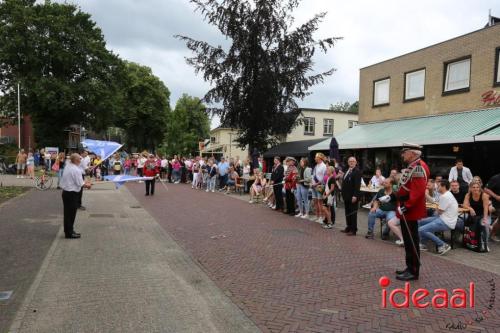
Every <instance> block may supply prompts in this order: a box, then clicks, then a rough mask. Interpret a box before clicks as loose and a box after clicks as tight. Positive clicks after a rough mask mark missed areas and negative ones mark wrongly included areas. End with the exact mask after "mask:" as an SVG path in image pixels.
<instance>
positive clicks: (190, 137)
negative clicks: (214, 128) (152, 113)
mask: <svg viewBox="0 0 500 333" xmlns="http://www.w3.org/2000/svg"><path fill="white" fill-rule="evenodd" d="M209 135H210V119H209V117H208V115H207V112H206V106H205V105H204V104H203V103H202V102H201V100H200V99H199V98H197V97H191V96H188V95H187V94H183V95H182V97H181V98H179V100H178V101H177V103H176V105H175V109H174V111H173V112H172V114H171V115H170V117H169V122H168V130H167V139H166V141H165V144H164V149H165V152H166V153H167V154H169V155H173V154H188V153H189V154H192V155H196V153H197V152H198V149H199V148H198V143H199V142H200V141H203V140H205V139H206V138H207V137H208V136H209Z"/></svg>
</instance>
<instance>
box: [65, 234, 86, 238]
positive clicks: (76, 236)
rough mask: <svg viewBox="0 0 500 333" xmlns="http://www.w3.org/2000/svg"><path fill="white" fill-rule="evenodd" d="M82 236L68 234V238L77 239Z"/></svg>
mask: <svg viewBox="0 0 500 333" xmlns="http://www.w3.org/2000/svg"><path fill="white" fill-rule="evenodd" d="M80 237H82V236H81V235H80V234H77V233H72V234H71V235H66V238H71V239H77V238H80Z"/></svg>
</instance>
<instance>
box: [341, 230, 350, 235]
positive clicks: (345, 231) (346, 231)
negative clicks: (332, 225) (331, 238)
mask: <svg viewBox="0 0 500 333" xmlns="http://www.w3.org/2000/svg"><path fill="white" fill-rule="evenodd" d="M340 232H343V233H344V234H347V233H348V232H350V231H349V229H344V230H340Z"/></svg>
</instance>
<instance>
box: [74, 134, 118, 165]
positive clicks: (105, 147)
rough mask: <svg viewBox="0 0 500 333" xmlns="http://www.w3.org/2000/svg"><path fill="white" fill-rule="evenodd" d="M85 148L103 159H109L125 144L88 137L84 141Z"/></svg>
mask: <svg viewBox="0 0 500 333" xmlns="http://www.w3.org/2000/svg"><path fill="white" fill-rule="evenodd" d="M82 146H83V148H85V149H87V150H89V151H91V152H93V153H94V154H96V155H99V156H100V157H101V161H104V160H106V159H108V158H109V157H110V156H111V155H113V154H114V153H116V152H117V151H118V149H120V148H121V147H122V146H123V145H122V144H121V143H118V142H113V141H101V140H91V139H86V140H83V141H82Z"/></svg>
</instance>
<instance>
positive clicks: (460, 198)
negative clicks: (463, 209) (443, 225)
mask: <svg viewBox="0 0 500 333" xmlns="http://www.w3.org/2000/svg"><path fill="white" fill-rule="evenodd" d="M450 192H451V194H453V196H454V197H455V200H457V202H458V204H459V205H462V204H463V203H464V199H465V194H466V193H465V192H464V191H462V189H461V188H460V183H459V182H458V181H457V180H453V181H451V183H450Z"/></svg>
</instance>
